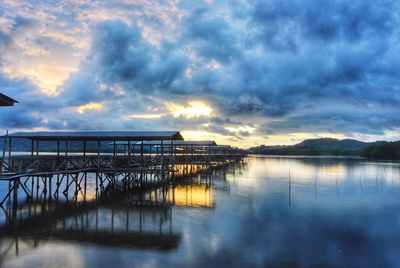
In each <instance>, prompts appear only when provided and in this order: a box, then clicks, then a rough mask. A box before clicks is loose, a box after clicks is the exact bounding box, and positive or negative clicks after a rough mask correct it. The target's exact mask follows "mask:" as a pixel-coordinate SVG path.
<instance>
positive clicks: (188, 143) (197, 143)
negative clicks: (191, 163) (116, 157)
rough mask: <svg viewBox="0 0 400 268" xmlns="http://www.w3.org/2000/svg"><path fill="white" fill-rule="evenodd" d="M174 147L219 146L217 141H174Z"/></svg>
mask: <svg viewBox="0 0 400 268" xmlns="http://www.w3.org/2000/svg"><path fill="white" fill-rule="evenodd" d="M124 144H126V145H128V144H127V143H126V142H125V143H124V142H120V143H117V145H124ZM136 144H141V142H138V143H136ZM160 144H161V141H144V142H143V145H160ZM174 145H178V146H179V145H181V146H192V145H193V146H212V145H217V143H216V142H215V141H183V140H179V141H174Z"/></svg>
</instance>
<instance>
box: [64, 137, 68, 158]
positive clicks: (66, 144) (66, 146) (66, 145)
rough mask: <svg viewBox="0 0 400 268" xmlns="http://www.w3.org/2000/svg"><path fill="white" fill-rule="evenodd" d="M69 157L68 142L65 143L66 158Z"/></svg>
mask: <svg viewBox="0 0 400 268" xmlns="http://www.w3.org/2000/svg"><path fill="white" fill-rule="evenodd" d="M67 155H68V141H67V140H66V141H65V156H67Z"/></svg>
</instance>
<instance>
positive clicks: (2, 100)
mask: <svg viewBox="0 0 400 268" xmlns="http://www.w3.org/2000/svg"><path fill="white" fill-rule="evenodd" d="M14 103H18V101H16V100H14V99H13V98H10V97H8V96H6V95H4V94H2V93H0V106H13V105H14Z"/></svg>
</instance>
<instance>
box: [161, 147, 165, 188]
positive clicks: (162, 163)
mask: <svg viewBox="0 0 400 268" xmlns="http://www.w3.org/2000/svg"><path fill="white" fill-rule="evenodd" d="M161 179H162V180H164V179H165V174H164V140H163V139H162V140H161Z"/></svg>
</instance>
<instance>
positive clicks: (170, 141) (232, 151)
mask: <svg viewBox="0 0 400 268" xmlns="http://www.w3.org/2000/svg"><path fill="white" fill-rule="evenodd" d="M3 139H4V142H3V155H2V157H1V159H0V184H1V186H2V188H3V189H4V188H7V189H6V191H4V193H3V195H2V196H0V206H1V207H4V206H5V205H6V204H9V205H10V204H13V203H16V202H17V201H18V196H20V195H21V194H18V192H21V193H23V194H24V195H25V196H26V198H27V199H33V198H34V196H35V195H36V196H39V195H45V196H47V198H48V199H50V200H51V199H55V200H58V199H59V197H60V196H61V195H63V196H64V197H65V198H67V199H68V198H69V197H70V196H72V198H75V199H76V200H78V198H81V199H83V200H86V198H87V194H86V192H87V191H88V175H91V176H92V177H94V178H95V179H94V181H95V185H94V188H95V189H94V192H95V196H94V197H95V198H96V197H97V196H98V195H99V194H100V193H101V192H102V191H105V190H107V189H110V188H115V187H119V188H122V189H125V190H127V191H132V190H143V189H145V188H146V189H149V188H151V187H158V186H160V185H162V184H165V183H168V182H171V181H174V180H177V179H180V178H182V177H188V176H202V175H204V174H209V173H210V172H212V170H214V169H216V168H220V167H223V166H226V165H230V164H233V163H237V162H238V161H241V159H243V157H244V156H245V153H244V152H243V151H242V150H240V149H238V148H233V147H231V146H229V145H217V144H216V143H215V142H213V141H184V139H183V137H182V135H181V134H180V133H179V132H178V131H157V132H20V133H14V134H10V135H6V136H3ZM5 186H6V187H5ZM79 195H80V196H81V197H79Z"/></svg>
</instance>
